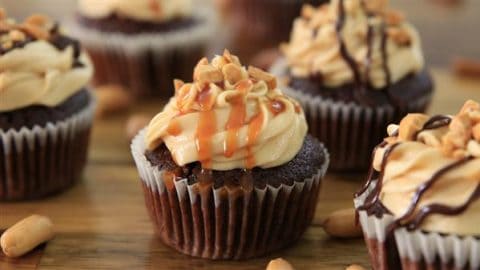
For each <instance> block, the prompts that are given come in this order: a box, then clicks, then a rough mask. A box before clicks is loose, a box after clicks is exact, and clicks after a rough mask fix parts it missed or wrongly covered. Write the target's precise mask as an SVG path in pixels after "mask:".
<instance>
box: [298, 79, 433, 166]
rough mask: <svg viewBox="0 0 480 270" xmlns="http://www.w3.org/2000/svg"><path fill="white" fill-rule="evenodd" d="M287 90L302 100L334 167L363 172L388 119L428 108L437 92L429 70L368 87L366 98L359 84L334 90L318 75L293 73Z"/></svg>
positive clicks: (312, 130) (313, 131) (395, 120)
mask: <svg viewBox="0 0 480 270" xmlns="http://www.w3.org/2000/svg"><path fill="white" fill-rule="evenodd" d="M289 88H290V89H291V90H290V91H288V94H289V95H291V96H292V97H294V98H296V99H297V100H298V101H300V103H301V104H302V106H303V108H304V111H305V116H306V118H307V122H308V124H309V132H310V134H312V135H314V136H315V137H317V138H318V139H319V140H320V141H322V142H324V143H325V146H326V147H327V149H328V150H329V152H330V154H331V165H330V168H331V169H332V170H336V171H362V170H366V169H368V168H369V166H370V164H371V163H370V161H371V154H372V150H373V148H374V147H375V146H376V145H378V144H379V143H381V142H382V140H383V138H385V137H386V136H387V133H386V130H387V127H388V125H389V124H393V123H399V122H400V121H401V119H402V118H403V117H405V116H406V115H407V114H408V113H422V112H425V110H426V109H427V107H428V105H429V104H430V101H431V98H432V95H433V83H432V81H431V78H430V76H429V74H428V72H427V71H423V72H422V73H420V74H417V75H411V76H408V77H407V78H405V79H403V80H401V81H399V82H397V83H395V84H393V85H392V86H390V87H389V88H388V89H385V90H371V89H366V92H365V94H364V95H362V97H361V99H358V96H356V95H357V94H358V91H355V88H354V86H348V85H347V86H344V87H340V88H338V89H329V88H325V87H323V86H322V85H321V81H319V80H318V79H299V78H292V79H291V81H290V87H289Z"/></svg>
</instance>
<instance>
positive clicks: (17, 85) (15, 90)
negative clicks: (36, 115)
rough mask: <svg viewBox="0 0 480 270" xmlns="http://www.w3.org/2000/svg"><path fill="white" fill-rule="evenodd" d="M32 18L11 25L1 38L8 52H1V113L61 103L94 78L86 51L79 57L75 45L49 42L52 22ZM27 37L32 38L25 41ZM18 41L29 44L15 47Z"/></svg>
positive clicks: (3, 46) (45, 19)
mask: <svg viewBox="0 0 480 270" xmlns="http://www.w3.org/2000/svg"><path fill="white" fill-rule="evenodd" d="M32 18H34V19H32ZM35 18H36V19H35ZM28 20H29V19H27V21H28ZM30 21H31V22H30V23H27V24H26V23H24V24H21V25H16V24H10V25H8V31H7V32H6V33H5V34H3V35H2V37H1V41H2V43H1V46H2V50H7V49H8V51H7V52H6V53H2V54H0V112H3V111H11V110H15V109H20V108H24V107H27V106H30V105H45V106H56V105H59V104H60V103H62V102H63V101H65V100H66V99H67V98H68V97H70V96H72V95H73V94H74V93H76V92H77V91H79V90H81V89H82V88H83V87H84V86H86V85H87V83H88V82H89V80H90V78H91V77H92V73H93V68H92V65H91V62H90V60H89V58H88V56H87V55H86V54H85V53H83V52H82V53H81V55H80V56H79V57H78V59H76V58H75V56H74V48H73V45H72V46H68V47H66V48H65V49H63V50H60V49H58V48H56V47H55V46H54V45H53V44H52V43H50V42H49V40H48V35H49V33H48V31H49V30H48V31H43V30H45V29H43V26H45V25H47V23H46V22H48V24H49V25H50V24H51V23H50V22H49V20H48V19H47V18H45V17H39V16H37V17H31V18H30ZM40 22H43V23H40ZM0 23H1V22H0ZM35 24H38V25H37V26H35ZM25 25H27V26H25ZM51 25H53V24H51ZM30 28H31V29H30ZM24 29H27V30H24ZM22 31H24V32H22ZM42 31H43V32H42ZM27 32H28V33H27ZM26 36H30V38H31V40H29V41H25V38H26ZM22 37H23V39H22ZM16 42H26V43H25V44H24V45H23V46H17V47H15V43H16ZM75 61H77V63H76V64H77V66H75Z"/></svg>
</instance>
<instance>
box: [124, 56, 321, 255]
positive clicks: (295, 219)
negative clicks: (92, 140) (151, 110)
mask: <svg viewBox="0 0 480 270" xmlns="http://www.w3.org/2000/svg"><path fill="white" fill-rule="evenodd" d="M175 89H176V94H175V96H174V97H173V98H172V99H171V100H170V102H169V103H168V104H167V105H166V107H165V108H164V110H163V111H162V112H161V113H159V114H158V115H157V116H155V117H154V118H153V120H152V121H151V122H150V124H149V126H148V127H147V128H146V129H145V130H143V131H141V132H140V134H139V135H138V136H137V137H136V138H135V139H134V140H133V143H132V154H133V157H134V159H135V162H136V165H137V168H138V170H139V173H140V177H141V180H142V181H141V182H142V185H143V189H144V191H145V198H146V206H147V209H148V211H149V213H150V216H151V218H152V220H153V222H154V224H155V228H156V231H157V233H158V235H159V237H160V238H161V239H162V240H163V242H164V243H165V244H167V245H169V246H171V247H172V248H174V249H176V250H178V251H180V252H182V253H185V254H188V255H191V256H196V257H203V258H209V259H246V258H251V257H257V256H261V255H264V254H267V253H270V252H272V251H274V250H278V249H281V248H284V247H286V246H288V245H291V244H292V243H294V242H295V241H296V240H297V239H298V238H299V237H300V236H301V235H302V233H303V232H304V230H305V229H306V228H307V227H308V225H309V224H310V222H311V220H312V218H313V215H314V212H315V207H316V202H317V196H318V193H319V189H320V184H321V178H322V177H323V175H324V174H325V171H326V168H327V166H328V163H329V159H328V153H327V151H326V150H325V148H324V147H323V145H322V144H321V143H319V142H318V141H317V140H316V139H314V138H313V137H311V136H307V135H306V133H307V123H306V120H305V117H304V114H303V111H302V109H301V107H300V106H299V105H298V104H297V102H296V101H295V100H293V99H291V98H289V97H287V96H285V95H283V93H282V92H281V91H280V90H279V89H278V88H277V86H276V79H275V77H274V76H272V75H271V74H269V73H267V72H264V71H262V70H260V69H257V68H254V67H249V68H248V69H246V68H244V67H243V66H242V65H241V64H240V61H239V59H238V58H237V57H236V56H233V55H231V54H230V53H229V52H227V51H226V52H225V53H224V54H223V56H216V57H215V58H214V59H213V60H212V62H211V63H209V61H208V60H207V59H206V58H204V59H202V60H201V61H200V62H199V63H198V65H197V66H196V68H195V71H194V82H193V83H184V82H182V81H178V80H177V81H175Z"/></svg>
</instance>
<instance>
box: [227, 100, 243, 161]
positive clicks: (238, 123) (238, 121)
mask: <svg viewBox="0 0 480 270" xmlns="http://www.w3.org/2000/svg"><path fill="white" fill-rule="evenodd" d="M230 104H232V110H231V112H230V115H229V117H228V122H227V124H226V126H225V128H226V129H227V138H226V140H225V145H224V155H225V157H232V156H233V154H235V151H237V148H238V145H237V143H238V135H239V131H240V128H241V127H242V126H243V125H244V124H245V118H246V116H247V109H246V105H245V101H244V97H243V95H238V96H236V97H235V98H234V99H232V101H231V102H230Z"/></svg>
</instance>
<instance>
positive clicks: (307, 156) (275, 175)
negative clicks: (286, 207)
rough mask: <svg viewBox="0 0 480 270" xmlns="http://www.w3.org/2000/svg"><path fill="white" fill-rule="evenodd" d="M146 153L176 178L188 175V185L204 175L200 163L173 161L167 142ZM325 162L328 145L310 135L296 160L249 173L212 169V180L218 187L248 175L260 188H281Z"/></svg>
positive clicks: (304, 177)
mask: <svg viewBox="0 0 480 270" xmlns="http://www.w3.org/2000/svg"><path fill="white" fill-rule="evenodd" d="M145 156H146V157H147V159H148V161H149V162H150V163H151V164H152V165H153V166H156V167H158V169H159V170H166V171H169V172H172V173H173V174H175V175H176V177H177V178H187V179H188V182H189V184H194V183H197V182H198V179H199V178H202V177H204V176H203V175H202V166H201V164H200V163H199V162H195V163H192V164H188V165H186V166H183V167H179V166H178V165H177V164H176V163H175V161H173V159H172V155H171V154H170V152H169V150H168V149H167V147H166V146H165V144H162V145H161V146H159V147H158V148H157V149H155V150H154V151H147V152H146V153H145ZM325 162H327V156H326V152H325V148H324V147H323V145H322V144H320V143H318V141H317V140H315V139H314V138H313V137H312V136H310V135H308V136H307V137H306V138H305V142H304V143H303V146H302V148H301V149H300V151H299V152H298V154H297V155H296V156H295V157H294V159H292V160H291V161H289V162H288V163H286V164H284V165H282V166H279V167H275V168H269V169H261V168H254V169H252V170H251V171H249V172H247V171H246V170H241V169H235V170H229V171H212V173H211V179H212V180H213V181H214V186H215V187H220V186H223V185H225V184H232V185H239V184H240V183H241V182H242V181H243V180H244V179H245V178H249V179H251V181H253V183H254V186H255V187H258V188H264V187H265V186H266V185H269V186H273V187H278V186H279V185H281V184H284V185H292V184H293V182H295V181H297V182H298V181H303V180H304V179H306V178H309V177H311V176H312V175H314V174H315V173H317V171H318V169H319V168H321V167H322V165H324V164H325Z"/></svg>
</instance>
